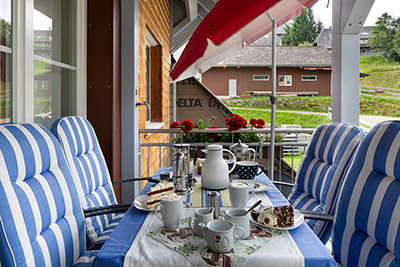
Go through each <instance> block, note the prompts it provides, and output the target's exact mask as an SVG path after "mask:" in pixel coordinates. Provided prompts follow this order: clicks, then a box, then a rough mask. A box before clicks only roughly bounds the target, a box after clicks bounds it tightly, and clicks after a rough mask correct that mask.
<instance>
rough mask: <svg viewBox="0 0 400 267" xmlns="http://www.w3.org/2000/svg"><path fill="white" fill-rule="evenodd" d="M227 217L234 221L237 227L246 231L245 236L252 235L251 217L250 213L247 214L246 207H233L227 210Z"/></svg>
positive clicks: (228, 219)
mask: <svg viewBox="0 0 400 267" xmlns="http://www.w3.org/2000/svg"><path fill="white" fill-rule="evenodd" d="M225 219H226V220H227V221H230V222H232V223H233V224H234V225H235V227H240V228H242V229H243V231H244V235H243V238H247V237H249V235H250V219H249V213H247V214H246V210H245V209H236V208H232V209H229V210H227V211H225Z"/></svg>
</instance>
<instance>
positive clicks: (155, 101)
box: [145, 30, 162, 128]
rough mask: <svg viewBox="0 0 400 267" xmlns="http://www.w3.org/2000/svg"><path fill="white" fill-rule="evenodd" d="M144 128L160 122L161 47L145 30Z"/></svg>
mask: <svg viewBox="0 0 400 267" xmlns="http://www.w3.org/2000/svg"><path fill="white" fill-rule="evenodd" d="M145 100H146V103H147V104H148V105H147V107H146V121H147V122H146V127H147V126H149V128H153V126H154V125H153V126H151V125H150V124H149V123H153V122H156V123H157V122H162V46H161V45H160V44H159V43H158V42H157V40H156V39H155V38H154V36H153V35H152V34H151V33H150V31H149V30H146V99H145Z"/></svg>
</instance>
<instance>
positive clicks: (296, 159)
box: [282, 153, 304, 171]
mask: <svg viewBox="0 0 400 267" xmlns="http://www.w3.org/2000/svg"><path fill="white" fill-rule="evenodd" d="M303 154H304V153H300V155H294V156H293V169H295V170H296V171H297V168H298V167H299V165H300V160H301V158H302V157H303ZM282 159H283V160H284V161H286V162H287V163H288V164H289V165H290V166H292V156H290V155H288V156H283V158H282Z"/></svg>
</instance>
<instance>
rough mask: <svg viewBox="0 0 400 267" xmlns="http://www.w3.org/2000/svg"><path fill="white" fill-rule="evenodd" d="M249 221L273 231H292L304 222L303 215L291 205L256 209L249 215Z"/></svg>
mask: <svg viewBox="0 0 400 267" xmlns="http://www.w3.org/2000/svg"><path fill="white" fill-rule="evenodd" d="M250 221H251V222H252V223H254V224H256V225H258V226H261V227H267V228H269V229H275V230H292V229H295V228H297V227H299V226H300V225H301V224H302V223H303V221H304V215H303V214H302V213H301V212H299V211H297V210H294V209H293V207H292V206H291V205H283V206H278V207H258V209H257V208H256V209H255V210H253V211H252V212H251V214H250Z"/></svg>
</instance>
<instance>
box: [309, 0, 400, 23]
mask: <svg viewBox="0 0 400 267" xmlns="http://www.w3.org/2000/svg"><path fill="white" fill-rule="evenodd" d="M333 1H336V0H330V1H329V7H328V8H326V5H327V3H328V0H319V1H318V2H317V3H316V4H315V5H314V6H313V8H312V10H313V12H314V17H315V19H316V20H318V19H319V20H320V21H322V23H323V24H324V27H325V28H329V27H330V26H332V2H333ZM385 12H387V13H388V14H389V15H391V16H392V17H395V18H398V17H400V0H375V2H374V4H373V6H372V8H371V10H370V12H369V14H368V17H367V20H366V21H365V23H364V26H374V25H375V22H376V20H377V19H378V17H380V16H381V15H382V14H383V13H385Z"/></svg>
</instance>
